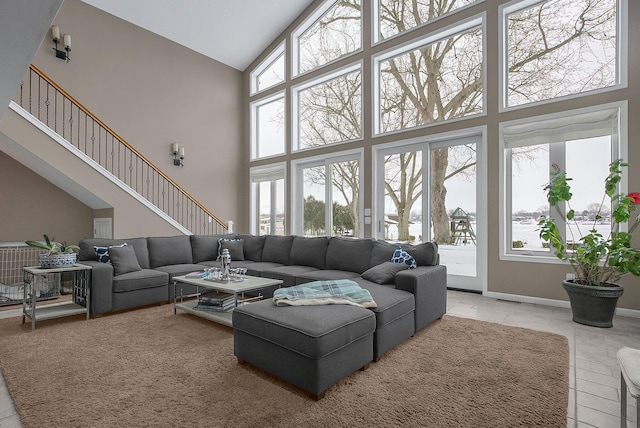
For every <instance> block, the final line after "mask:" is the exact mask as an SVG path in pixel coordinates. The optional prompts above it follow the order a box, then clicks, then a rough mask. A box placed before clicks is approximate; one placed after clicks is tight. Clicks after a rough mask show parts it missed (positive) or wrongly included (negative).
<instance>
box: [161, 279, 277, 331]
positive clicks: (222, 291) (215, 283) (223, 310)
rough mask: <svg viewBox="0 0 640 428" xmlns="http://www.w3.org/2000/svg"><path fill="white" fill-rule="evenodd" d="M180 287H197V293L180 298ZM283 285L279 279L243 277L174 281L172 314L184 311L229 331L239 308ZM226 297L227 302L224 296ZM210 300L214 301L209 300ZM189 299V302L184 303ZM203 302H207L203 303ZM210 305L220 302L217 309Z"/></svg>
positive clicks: (181, 293)
mask: <svg viewBox="0 0 640 428" xmlns="http://www.w3.org/2000/svg"><path fill="white" fill-rule="evenodd" d="M181 284H189V285H192V286H195V287H196V292H195V293H191V294H186V295H185V294H183V292H182V288H179V287H180V285H181ZM281 285H282V281H281V280H279V279H271V278H260V277H256V276H248V275H247V276H245V277H244V279H242V280H228V281H227V280H209V279H202V278H197V277H188V276H186V275H181V276H176V277H174V278H173V313H174V314H175V313H177V310H178V309H180V310H183V311H185V312H188V313H190V314H193V315H196V316H199V317H202V318H206V319H208V320H210V321H214V322H217V323H220V324H223V325H226V326H229V327H233V323H232V321H231V317H232V312H233V309H234V308H236V307H238V305H241V304H245V303H249V302H252V301H255V300H260V299H262V295H261V293H260V291H261V290H264V289H265V288H268V287H274V286H275V287H278V288H280V286H281ZM251 292H258V295H257V296H253V297H247V295H246V294H247V293H251ZM225 295H226V296H227V297H226V298H225V297H224V296H225ZM208 296H213V297H208ZM185 299H190V300H185ZM205 299H206V300H205ZM211 302H216V303H218V302H219V306H213V305H211V306H210V305H209V304H210V303H211Z"/></svg>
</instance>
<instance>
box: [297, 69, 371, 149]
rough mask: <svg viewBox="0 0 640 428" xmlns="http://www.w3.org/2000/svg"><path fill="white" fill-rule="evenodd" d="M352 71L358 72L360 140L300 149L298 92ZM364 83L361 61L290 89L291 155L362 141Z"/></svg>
mask: <svg viewBox="0 0 640 428" xmlns="http://www.w3.org/2000/svg"><path fill="white" fill-rule="evenodd" d="M354 71H360V98H361V101H360V138H354V139H352V140H345V141H338V142H335V143H331V144H327V145H324V146H318V147H305V148H300V92H302V91H304V90H305V89H309V88H311V87H313V86H317V85H320V84H323V83H326V82H328V81H330V80H333V79H335V78H337V77H340V76H344V75H346V74H350V73H353V72H354ZM363 81H364V68H363V66H362V61H357V62H355V63H352V64H349V65H347V66H344V67H340V68H337V69H335V70H332V71H329V72H327V73H324V74H322V75H321V76H319V77H317V78H315V79H310V80H307V81H305V82H303V83H300V84H298V85H296V86H293V87H292V88H291V125H292V126H291V144H290V146H291V153H299V152H304V151H307V150H317V149H319V148H323V147H334V146H336V145H339V144H348V143H352V142H354V141H362V140H363V139H364V110H365V96H364V91H365V85H364V84H363Z"/></svg>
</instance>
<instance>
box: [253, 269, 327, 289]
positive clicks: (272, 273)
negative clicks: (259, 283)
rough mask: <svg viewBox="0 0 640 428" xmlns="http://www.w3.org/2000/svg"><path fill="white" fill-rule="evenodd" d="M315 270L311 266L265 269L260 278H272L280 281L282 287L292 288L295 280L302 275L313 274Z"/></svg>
mask: <svg viewBox="0 0 640 428" xmlns="http://www.w3.org/2000/svg"><path fill="white" fill-rule="evenodd" d="M316 270H318V269H317V268H314V267H311V266H281V267H277V268H272V269H265V270H263V271H262V273H261V274H260V276H262V277H263V278H272V279H280V280H282V286H283V287H292V286H294V285H296V278H297V277H298V276H299V275H301V274H304V273H309V272H314V271H316Z"/></svg>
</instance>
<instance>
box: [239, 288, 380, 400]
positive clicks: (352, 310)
mask: <svg viewBox="0 0 640 428" xmlns="http://www.w3.org/2000/svg"><path fill="white" fill-rule="evenodd" d="M375 328H376V320H375V315H374V314H373V312H371V311H370V310H368V309H364V308H359V307H356V306H350V305H321V306H276V305H274V304H273V302H272V301H271V300H263V301H260V302H256V303H251V304H247V305H242V306H240V307H238V308H236V309H234V311H233V340H234V354H235V355H236V357H237V358H238V362H239V363H241V364H244V363H249V364H251V365H253V366H255V367H258V368H260V369H262V370H264V371H266V372H268V373H271V374H272V375H274V376H276V377H278V378H280V379H283V380H285V381H287V382H290V383H292V384H294V385H296V386H298V387H300V388H302V389H304V390H305V391H307V392H308V393H309V394H310V395H311V397H312V398H314V399H316V400H319V399H321V398H322V397H324V394H325V391H326V390H327V388H329V387H330V386H332V385H334V384H335V383H336V382H338V381H339V380H340V379H342V378H344V377H346V376H348V375H349V374H351V373H353V372H355V371H357V370H359V369H364V368H365V367H366V366H367V365H368V364H369V363H370V362H371V360H372V359H373V332H374V330H375Z"/></svg>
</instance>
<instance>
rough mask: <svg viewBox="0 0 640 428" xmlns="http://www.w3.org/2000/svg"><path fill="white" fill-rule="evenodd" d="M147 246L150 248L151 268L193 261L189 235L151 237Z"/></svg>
mask: <svg viewBox="0 0 640 428" xmlns="http://www.w3.org/2000/svg"><path fill="white" fill-rule="evenodd" d="M147 247H148V248H149V266H150V267H151V269H154V268H157V267H159V266H167V265H178V264H187V263H188V264H191V263H193V254H192V253H191V240H190V237H189V235H178V236H154V237H149V238H147Z"/></svg>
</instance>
